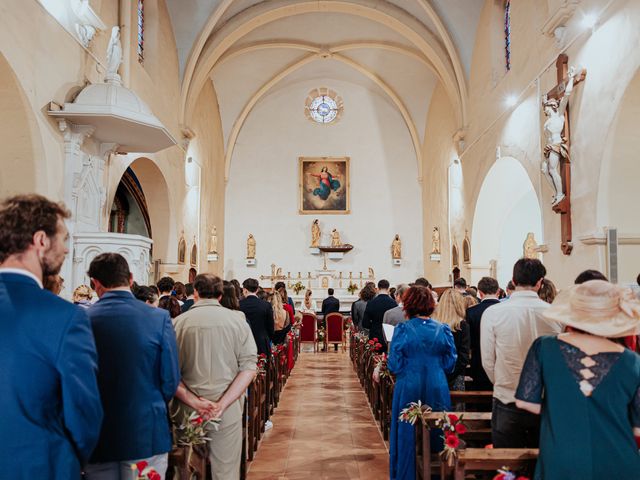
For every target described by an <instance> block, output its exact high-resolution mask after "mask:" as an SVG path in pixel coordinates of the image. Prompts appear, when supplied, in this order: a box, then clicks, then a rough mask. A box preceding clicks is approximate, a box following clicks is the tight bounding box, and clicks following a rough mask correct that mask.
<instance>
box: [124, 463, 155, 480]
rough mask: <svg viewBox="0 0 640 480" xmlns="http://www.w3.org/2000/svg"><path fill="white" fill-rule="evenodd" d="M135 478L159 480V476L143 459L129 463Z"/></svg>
mask: <svg viewBox="0 0 640 480" xmlns="http://www.w3.org/2000/svg"><path fill="white" fill-rule="evenodd" d="M131 470H132V471H133V473H134V474H135V479H136V480H161V478H162V477H161V476H160V474H159V473H158V472H156V471H155V470H154V469H153V468H151V467H150V466H149V464H148V463H147V462H145V461H144V460H142V461H140V462H137V463H134V464H132V465H131Z"/></svg>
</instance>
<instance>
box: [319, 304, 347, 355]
mask: <svg viewBox="0 0 640 480" xmlns="http://www.w3.org/2000/svg"><path fill="white" fill-rule="evenodd" d="M325 323H326V324H327V333H326V335H325V337H324V338H325V344H326V346H327V351H328V350H329V345H330V344H332V343H339V344H340V345H341V346H342V351H343V352H344V351H346V347H347V342H346V341H345V336H344V317H343V316H342V314H341V313H338V312H333V313H330V314H328V315H327V316H326V317H325Z"/></svg>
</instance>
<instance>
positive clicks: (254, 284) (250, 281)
mask: <svg viewBox="0 0 640 480" xmlns="http://www.w3.org/2000/svg"><path fill="white" fill-rule="evenodd" d="M259 286H260V283H258V280H256V279H255V278H247V279H246V280H245V281H244V282H242V288H246V289H247V290H248V291H249V292H251V293H256V292H257V291H258V287H259Z"/></svg>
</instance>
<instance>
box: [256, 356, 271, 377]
mask: <svg viewBox="0 0 640 480" xmlns="http://www.w3.org/2000/svg"><path fill="white" fill-rule="evenodd" d="M267 361H268V359H267V355H266V354H265V353H261V354H260V355H258V361H257V362H256V365H257V367H258V373H265V372H266V371H267V368H266V367H267Z"/></svg>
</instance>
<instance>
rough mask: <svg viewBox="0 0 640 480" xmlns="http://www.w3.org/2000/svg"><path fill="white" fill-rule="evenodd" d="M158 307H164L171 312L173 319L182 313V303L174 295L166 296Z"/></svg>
mask: <svg viewBox="0 0 640 480" xmlns="http://www.w3.org/2000/svg"><path fill="white" fill-rule="evenodd" d="M158 308H162V309H163V310H166V311H167V312H169V316H170V317H171V318H172V319H173V318H176V317H177V316H178V315H180V314H181V313H182V310H181V308H180V304H179V303H178V300H177V299H176V297H174V296H164V297H162V298H161V299H160V301H159V302H158Z"/></svg>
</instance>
